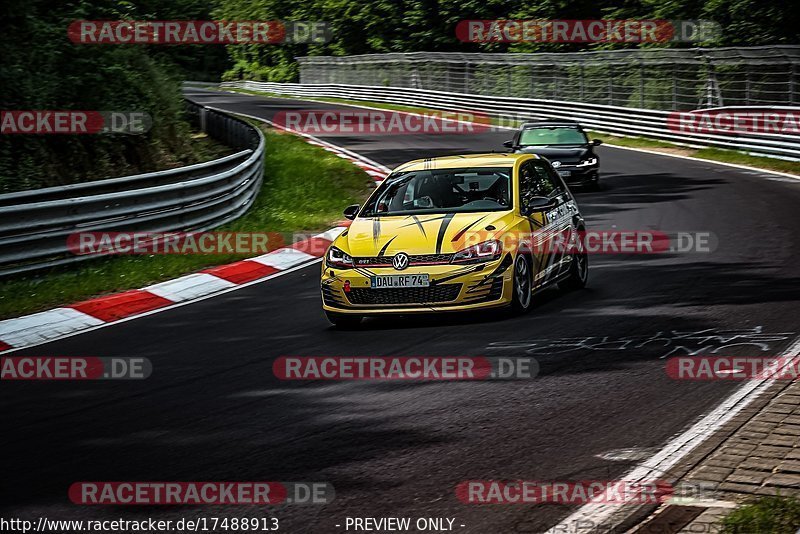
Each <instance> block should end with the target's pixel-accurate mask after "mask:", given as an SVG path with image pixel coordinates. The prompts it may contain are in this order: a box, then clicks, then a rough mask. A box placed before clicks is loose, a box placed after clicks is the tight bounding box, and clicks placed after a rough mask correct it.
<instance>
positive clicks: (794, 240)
mask: <svg viewBox="0 0 800 534" xmlns="http://www.w3.org/2000/svg"><path fill="white" fill-rule="evenodd" d="M190 96H191V97H192V98H193V99H196V100H197V101H198V102H201V103H204V104H209V105H214V106H217V107H222V108H224V109H228V110H231V111H237V112H242V113H248V114H251V115H257V116H261V117H266V118H269V117H271V116H273V114H274V113H275V112H276V111H278V110H285V109H292V108H294V109H301V108H312V109H319V108H322V107H336V106H330V105H325V104H319V103H314V104H309V103H304V102H300V101H296V100H283V99H266V98H260V97H254V96H247V95H234V94H228V93H214V92H210V91H192V92H190ZM508 137H509V134H508V133H507V132H496V133H483V134H480V135H437V136H423V135H407V136H371V137H370V136H361V137H357V138H356V137H352V138H350V137H335V138H329V139H328V140H329V141H331V142H334V143H337V144H340V145H341V146H344V147H346V148H348V149H350V150H353V151H355V152H358V153H360V154H362V155H364V156H367V157H369V158H371V159H373V160H375V161H377V162H379V163H382V164H385V165H387V166H389V167H393V166H395V165H397V164H399V163H401V162H404V161H407V160H410V159H415V158H419V157H430V156H437V155H444V154H450V153H459V152H482V151H487V150H491V149H498V150H499V149H500V148H501V143H502V141H503V140H505V139H506V138H508ZM599 153H600V157H601V158H602V167H603V179H604V181H605V184H606V188H605V190H603V191H601V192H596V193H582V194H579V195H578V202H579V205H580V206H581V209H582V212H583V213H584V215H585V216H586V218H587V222H588V225H589V227H590V229H592V228H594V229H611V228H618V229H629V230H647V229H659V230H664V231H682V230H683V231H710V232H713V233H714V234H715V235H716V236H717V239H718V241H719V246H718V248H717V250H716V251H715V252H714V253H711V254H690V255H677V254H676V255H667V254H664V255H650V256H637V257H630V256H605V257H594V258H592V268H591V271H590V282H589V287H588V288H587V289H586V290H584V291H580V292H574V293H569V294H560V293H559V292H558V291H555V290H553V291H549V292H547V293H545V294H542V295H540V296H539V297H538V299H537V301H538V303H537V305H536V307H535V309H534V310H533V312H532V313H530V314H529V315H527V316H524V317H517V318H514V317H507V316H505V315H503V314H472V315H466V316H465V315H457V316H441V317H425V318H417V319H403V320H400V319H382V320H372V321H370V322H368V323H367V324H366V325H365V327H364V328H363V329H362V330H360V331H356V332H342V331H337V330H335V329H332V328H330V327H329V325H328V323H327V321H326V320H325V318H324V316H323V314H322V312H321V310H320V302H319V300H320V299H319V290H318V269H319V265H318V264H317V263H315V264H313V265H312V266H309V267H306V268H302V269H299V270H297V271H294V272H292V273H289V274H287V275H285V276H281V277H278V278H275V279H273V280H269V281H266V282H263V283H258V284H255V285H251V286H248V287H245V288H243V289H240V290H238V291H234V292H231V293H227V294H223V295H220V296H217V297H214V298H210V299H207V300H203V301H200V302H197V303H194V304H191V305H188V306H183V307H179V308H176V309H172V310H168V311H165V312H162V313H156V314H154V315H150V316H146V317H142V318H139V319H136V320H132V321H127V322H124V323H121V324H117V325H114V326H111V327H108V328H102V329H99V330H95V331H92V332H88V333H85V334H81V335H77V336H74V337H71V338H67V339H62V340H58V341H54V342H51V343H48V344H45V345H41V346H38V347H34V348H31V349H26V350H23V351H18V352H17V353H15V354H14V355H15V356H19V355H71V356H81V355H87V356H144V357H147V358H149V359H150V360H151V361H152V362H153V365H154V370H153V375H152V376H151V378H149V379H148V380H146V381H144V382H135V381H134V382H96V383H44V382H42V383H35V382H30V383H24V382H5V383H3V384H2V387H0V395H2V401H3V406H4V409H3V410H2V416H1V417H2V423H3V426H2V428H3V429H4V431H3V433H2V436H1V437H0V441H2V450H3V452H4V454H3V456H4V462H3V463H4V468H3V478H4V480H3V484H2V503H3V511H2V515H3V517H25V518H30V517H37V516H39V515H46V516H47V517H49V518H51V519H71V518H85V519H88V518H93V519H102V518H117V517H126V518H133V517H136V518H144V517H147V516H157V517H159V518H179V517H199V516H215V515H216V516H229V517H230V516H238V517H242V516H247V515H251V516H252V515H254V514H256V513H262V511H261V510H254V509H251V508H237V509H232V508H220V509H216V510H214V509H208V508H204V509H200V508H183V509H176V508H171V509H166V508H141V507H134V508H109V507H94V508H91V507H77V506H74V505H71V504H70V503H69V501H68V499H67V488H68V487H69V485H70V484H71V483H73V482H75V481H81V480H106V481H111V480H280V481H327V482H330V483H332V484H333V485H334V487H335V488H336V492H337V496H336V500H335V501H334V502H333V503H332V504H330V505H327V506H304V507H301V506H284V507H280V508H277V509H276V510H274V513H275V515H276V516H277V517H279V518H280V520H281V525H282V528H281V531H284V532H290V533H295V532H326V533H327V532H344V529H343V528H337V527H336V526H335V525H337V524H341V525H343V522H344V519H345V517H348V516H349V517H381V516H392V517H399V516H408V517H414V518H416V517H453V518H456V525H462V524H463V525H465V526H464V527H457V530H459V531H461V532H468V533H485V532H538V531H542V530H545V529H546V528H547V527H550V526H552V525H554V524H556V523H557V522H558V521H559V520H560V519H562V518H564V517H565V516H567V515H568V514H569V513H570V512H571V511H572V510H573V509H574V508H573V507H567V506H563V505H545V506H491V507H482V506H468V505H464V504H461V503H460V502H459V501H458V500H457V499H456V498H455V495H454V488H455V486H456V485H457V484H458V483H459V482H460V481H462V480H468V479H516V478H523V479H532V480H565V479H568V480H569V479H572V480H576V479H613V478H614V477H619V476H620V475H621V474H623V473H624V472H625V471H626V470H627V469H628V468H630V466H631V465H632V464H633V460H632V459H630V458H629V459H622V460H619V459H616V460H615V459H606V458H603V457H601V456H603V455H604V454H607V453H614V451H619V450H621V449H635V450H636V451H640V450H644V451H647V450H651V449H657V448H659V447H660V446H661V445H663V444H664V443H665V442H666V441H667V440H668V439H669V438H670V437H671V436H673V435H675V434H676V433H678V432H680V431H681V430H683V429H685V428H686V427H687V426H688V425H689V424H690V423H692V422H693V421H695V420H696V419H697V418H698V417H700V416H701V415H702V414H704V413H705V412H707V411H708V410H710V409H712V408H713V407H714V406H716V405H717V404H718V403H719V401H720V400H721V399H722V398H724V397H725V396H726V395H727V394H728V393H729V392H730V391H732V389H733V388H734V387H736V384H733V383H719V382H709V383H692V382H677V381H673V380H670V379H669V378H667V376H666V375H665V373H664V361H665V360H664V357H665V356H667V355H671V354H676V355H679V354H685V353H687V352H691V351H693V350H699V349H702V351H705V352H704V353H707V352H708V351H709V350H711V349H712V348H722V351H723V352H724V353H725V354H734V353H742V354H753V352H754V351H756V352H757V354H771V355H772V354H778V353H779V352H780V351H781V350H782V349H784V348H785V347H786V346H788V345H789V344H790V342H791V341H792V340H793V339H794V338H795V337H796V336H797V331H798V330H800V327H799V326H800V325H799V323H798V320H797V314H798V302H799V301H800V254H799V253H798V251H800V231H798V230H800V229H799V228H798V226H800V222H799V221H800V219H798V206H800V181H796V180H791V179H783V178H780V177H777V176H774V175H768V174H764V173H758V172H750V171H742V170H737V169H732V168H727V167H723V166H718V165H713V164H707V163H702V162H696V161H689V160H681V159H675V158H670V157H666V156H658V155H650V154H644V153H639V152H632V151H627V150H621V149H616V148H612V147H601V148H600V149H599ZM298 180H302V176H298ZM266 187H269V184H268V182H267V185H266ZM298 202H302V199H298ZM578 341H582V342H583V343H579V342H578ZM756 342H758V343H762V345H755V343H756ZM762 350H763V352H762ZM520 354H529V355H532V356H535V357H536V358H537V359H538V360H539V361H540V364H541V375H540V376H539V377H538V378H537V379H535V380H530V381H508V382H503V381H492V382H461V383H291V382H280V381H278V380H276V379H275V378H274V377H273V376H272V370H271V365H272V362H273V360H274V359H275V358H276V357H278V356H281V355H305V356H313V355H378V356H388V355H434V356H436V355H441V356H444V355H464V356H480V355H486V356H502V355H520Z"/></svg>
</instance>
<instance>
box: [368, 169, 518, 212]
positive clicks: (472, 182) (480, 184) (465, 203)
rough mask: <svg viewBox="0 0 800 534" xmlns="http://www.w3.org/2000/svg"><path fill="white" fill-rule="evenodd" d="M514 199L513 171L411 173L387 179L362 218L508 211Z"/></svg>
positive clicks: (425, 171) (449, 170)
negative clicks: (512, 192) (512, 189)
mask: <svg viewBox="0 0 800 534" xmlns="http://www.w3.org/2000/svg"><path fill="white" fill-rule="evenodd" d="M510 198H511V168H510V167H509V168H506V167H502V168H488V167H480V168H464V169H434V170H422V171H407V172H399V173H396V174H393V175H391V176H390V177H389V178H387V179H386V181H384V183H383V184H381V186H380V187H379V188H378V190H377V191H376V192H375V193H374V194H373V195H372V197H371V198H370V200H369V201H368V202H367V205H366V206H365V207H364V211H363V212H362V213H361V215H362V216H364V217H375V216H384V215H405V214H413V213H454V212H469V211H498V210H507V209H509V208H510V207H511V201H510Z"/></svg>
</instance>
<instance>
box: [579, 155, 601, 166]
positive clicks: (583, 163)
mask: <svg viewBox="0 0 800 534" xmlns="http://www.w3.org/2000/svg"><path fill="white" fill-rule="evenodd" d="M592 165H597V157H596V156H592V157H591V158H586V159H584V160H581V162H580V163H578V165H577V166H578V167H590V166H592Z"/></svg>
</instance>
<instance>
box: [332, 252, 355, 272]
mask: <svg viewBox="0 0 800 534" xmlns="http://www.w3.org/2000/svg"><path fill="white" fill-rule="evenodd" d="M326 259H327V262H328V265H329V266H331V267H338V268H339V269H352V268H353V267H354V264H353V258H352V257H350V255H349V254H347V253H346V252H344V251H342V250H340V249H338V248H336V247H331V248H329V249H328V255H327V258H326Z"/></svg>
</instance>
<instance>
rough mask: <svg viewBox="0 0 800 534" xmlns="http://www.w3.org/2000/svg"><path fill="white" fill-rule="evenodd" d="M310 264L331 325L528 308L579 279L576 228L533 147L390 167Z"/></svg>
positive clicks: (561, 189) (562, 189)
mask: <svg viewBox="0 0 800 534" xmlns="http://www.w3.org/2000/svg"><path fill="white" fill-rule="evenodd" d="M344 214H345V217H347V218H348V219H351V220H352V222H351V224H350V227H349V228H348V229H347V230H346V231H345V232H343V233H342V234H341V235H339V236H338V237H337V238H336V239H335V240H334V242H333V243H332V244H331V246H330V247H329V248H328V250H327V253H326V254H325V259H324V261H323V264H322V280H321V290H322V306H323V309H324V310H325V313H326V314H327V316H328V319H329V320H330V321H331V322H332V323H334V324H335V325H337V326H341V327H354V326H356V325H357V324H358V323H359V322H360V321H361V319H362V318H363V317H364V316H367V315H384V314H412V313H425V312H440V311H441V312H443V311H463V310H474V309H478V308H495V307H503V306H510V307H512V308H513V309H514V311H515V312H517V313H524V312H526V311H528V310H529V309H530V307H531V301H532V298H533V295H534V294H535V293H536V292H538V291H539V290H541V289H543V288H545V287H548V286H550V285H553V284H559V285H560V286H561V287H562V288H567V289H576V288H582V287H584V286H585V285H586V280H587V275H588V267H589V264H588V258H587V257H586V254H585V252H581V251H580V249H579V247H572V248H569V249H567V248H565V247H555V246H548V243H550V242H552V241H553V240H555V239H562V240H563V239H565V236H566V240H567V241H569V240H572V241H573V242H574V240H575V239H576V238H577V237H576V236H578V235H579V232H582V231H584V221H583V218H582V217H581V214H580V212H579V211H578V206H577V204H576V203H575V199H574V197H573V196H572V193H570V191H569V189H568V188H567V186H566V185H565V184H564V182H563V180H562V179H561V177H559V175H558V173H557V172H556V171H555V170H554V169H553V167H552V166H551V165H550V164H549V163H548V162H547V160H546V159H543V158H540V157H539V156H537V155H535V154H477V155H466V156H448V157H441V158H434V159H424V160H416V161H412V162H409V163H406V164H404V165H401V166H399V167H397V168H396V169H395V170H394V171H393V172H392V174H391V175H390V176H389V177H388V178H387V179H386V180H384V181H383V182H382V183H381V184H380V185H379V186H378V188H377V189H376V190H375V191H374V192H373V193H372V195H370V197H369V199H368V200H367V201H366V203H365V204H364V206H358V205H354V206H350V207H348V208H347V209H346V210H345V212H344Z"/></svg>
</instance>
